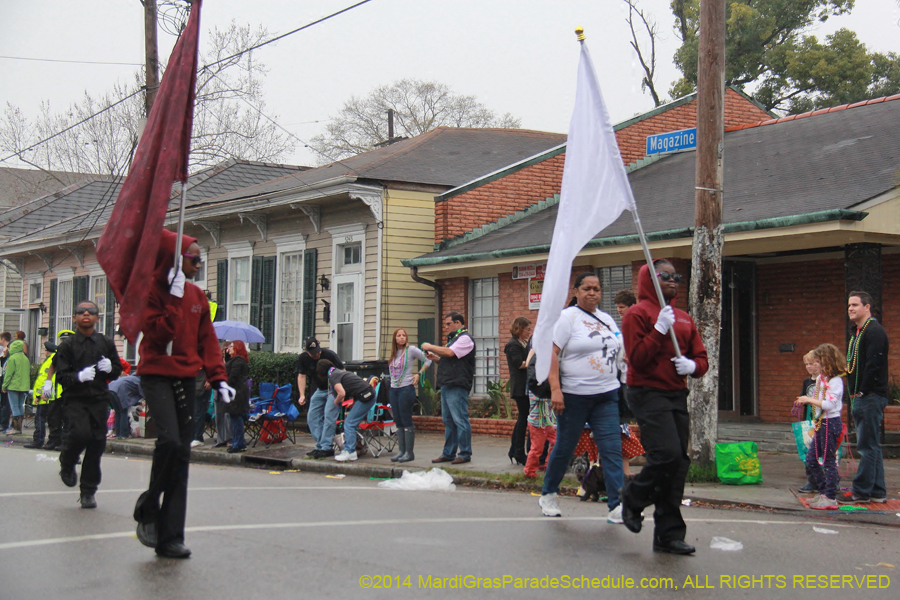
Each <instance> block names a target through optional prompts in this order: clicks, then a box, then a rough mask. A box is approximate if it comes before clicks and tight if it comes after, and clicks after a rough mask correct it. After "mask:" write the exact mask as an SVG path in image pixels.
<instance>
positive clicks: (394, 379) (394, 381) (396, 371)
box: [388, 345, 409, 387]
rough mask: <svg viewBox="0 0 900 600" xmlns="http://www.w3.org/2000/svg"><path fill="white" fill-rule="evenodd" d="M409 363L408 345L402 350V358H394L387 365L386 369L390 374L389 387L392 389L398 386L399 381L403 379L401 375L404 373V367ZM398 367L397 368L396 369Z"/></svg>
mask: <svg viewBox="0 0 900 600" xmlns="http://www.w3.org/2000/svg"><path fill="white" fill-rule="evenodd" d="M408 361H409V345H407V346H406V347H404V348H403V356H402V357H401V356H399V353H398V356H395V357H394V360H392V361H391V362H390V364H389V365H388V369H389V370H390V372H391V385H392V386H393V387H397V386H399V385H400V379H402V378H403V374H404V373H405V372H406V365H407V363H408ZM398 367H399V368H398Z"/></svg>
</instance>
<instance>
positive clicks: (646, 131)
mask: <svg viewBox="0 0 900 600" xmlns="http://www.w3.org/2000/svg"><path fill="white" fill-rule="evenodd" d="M771 118H772V117H771V115H769V114H768V113H766V111H764V110H762V109H761V108H759V107H758V106H756V105H755V104H753V103H752V102H750V101H749V100H747V99H746V98H744V97H743V96H741V95H740V94H738V93H737V92H735V91H734V90H732V89H726V90H725V127H733V126H735V125H746V124H749V123H758V122H759V121H765V120H767V119H771ZM696 124H697V101H696V100H692V101H691V102H688V103H687V104H682V105H681V106H676V107H675V108H672V109H670V110H667V111H664V112H663V113H661V114H658V115H656V116H653V117H650V118H649V119H644V120H643V121H639V122H637V123H634V124H633V125H629V126H628V127H625V128H623V129H620V130H619V131H617V132H616V140H617V141H618V142H619V151H620V152H621V153H622V159H623V160H624V161H625V164H626V165H629V164H631V163H633V162H635V161H637V160H640V159H641V158H643V157H644V155H645V154H644V153H645V151H646V150H647V136H648V135H654V134H657V133H663V132H666V131H678V130H679V129H688V128H690V127H694V126H696Z"/></svg>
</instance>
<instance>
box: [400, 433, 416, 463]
mask: <svg viewBox="0 0 900 600" xmlns="http://www.w3.org/2000/svg"><path fill="white" fill-rule="evenodd" d="M403 437H404V438H406V453H405V454H404V455H403V456H401V457H400V458H399V459H397V462H402V463H404V462H409V461H411V460H415V459H416V455H415V454H413V449H414V448H415V445H416V430H415V429H413V428H412V427H407V428H406V429H404V430H403Z"/></svg>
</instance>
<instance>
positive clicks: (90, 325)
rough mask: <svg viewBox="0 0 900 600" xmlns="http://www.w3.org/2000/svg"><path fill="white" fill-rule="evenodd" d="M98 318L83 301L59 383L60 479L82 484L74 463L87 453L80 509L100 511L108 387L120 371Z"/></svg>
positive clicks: (60, 359)
mask: <svg viewBox="0 0 900 600" xmlns="http://www.w3.org/2000/svg"><path fill="white" fill-rule="evenodd" d="M99 314H100V311H99V310H98V308H97V305H96V304H94V303H93V302H90V301H85V302H80V303H79V304H78V306H77V307H76V308H75V315H74V319H75V322H76V327H77V332H76V333H75V335H74V337H72V338H70V339H68V340H66V341H65V342H63V343H62V344H60V346H59V349H58V350H57V353H56V381H57V382H58V383H59V384H60V385H62V387H63V390H65V398H66V405H65V414H66V420H67V421H68V423H69V429H68V435H67V436H66V440H65V444H64V446H63V451H62V453H60V455H59V464H60V467H61V470H60V472H59V476H60V478H61V479H62V481H63V483H64V484H66V485H67V486H69V487H75V485H76V484H77V483H78V474H77V473H76V472H75V464H76V461H77V460H78V457H79V455H80V454H81V453H82V452H84V464H83V465H82V466H81V508H97V501H96V499H95V498H94V494H95V493H96V492H97V486H99V485H100V457H101V456H103V451H104V450H105V449H106V419H107V416H108V415H109V387H108V385H107V383H108V382H109V381H112V380H113V379H116V378H117V377H118V376H119V374H120V373H121V372H122V364H121V362H120V361H119V353H118V352H117V351H116V345H115V344H114V343H113V342H112V340H110V339H109V338H107V337H106V336H105V335H103V334H102V333H98V332H97V331H96V330H95V329H94V327H95V326H96V325H97V322H98V321H99V320H100V317H99Z"/></svg>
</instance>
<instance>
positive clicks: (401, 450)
mask: <svg viewBox="0 0 900 600" xmlns="http://www.w3.org/2000/svg"><path fill="white" fill-rule="evenodd" d="M404 431H406V429H405V428H404V427H398V428H397V448H398V450H397V454H395V455H394V456H392V457H391V462H399V461H400V459H401V458H402V457H403V455H404V454H406V436H404V435H403V432H404Z"/></svg>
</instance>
